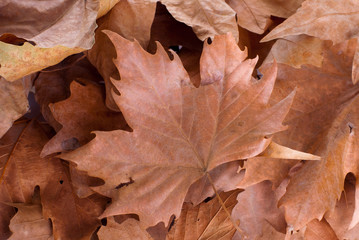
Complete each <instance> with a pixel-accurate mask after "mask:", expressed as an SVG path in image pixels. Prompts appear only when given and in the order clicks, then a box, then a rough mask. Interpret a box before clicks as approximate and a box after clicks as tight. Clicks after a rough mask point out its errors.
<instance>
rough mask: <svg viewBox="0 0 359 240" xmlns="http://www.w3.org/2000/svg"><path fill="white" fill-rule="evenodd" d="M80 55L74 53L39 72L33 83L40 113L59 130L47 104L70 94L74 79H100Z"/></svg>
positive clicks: (63, 98) (96, 80)
mask: <svg viewBox="0 0 359 240" xmlns="http://www.w3.org/2000/svg"><path fill="white" fill-rule="evenodd" d="M82 57H83V56H81V55H75V56H72V57H70V58H69V59H65V60H64V61H63V62H61V63H59V64H57V65H55V66H53V67H51V68H49V69H47V70H43V71H41V72H40V73H39V75H38V77H37V79H36V81H35V83H34V85H35V99H36V102H37V103H38V104H39V105H40V109H41V114H42V116H43V117H44V118H45V119H46V121H47V122H48V123H49V124H50V125H51V126H52V127H53V128H54V129H55V131H57V132H58V131H60V129H61V128H62V126H61V124H60V123H58V122H57V121H56V120H55V118H54V116H53V115H52V112H51V111H50V108H49V104H50V103H56V102H59V101H62V100H65V99H66V98H68V97H69V96H70V83H71V82H72V81H73V80H76V79H86V80H88V81H93V82H99V81H101V80H102V78H101V76H100V75H99V74H98V73H97V71H96V69H95V68H94V67H93V66H92V65H91V64H90V63H89V61H88V60H87V59H86V58H82Z"/></svg>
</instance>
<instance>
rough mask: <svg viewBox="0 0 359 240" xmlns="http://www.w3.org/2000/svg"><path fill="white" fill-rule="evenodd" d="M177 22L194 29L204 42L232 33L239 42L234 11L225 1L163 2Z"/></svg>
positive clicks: (182, 0)
mask: <svg viewBox="0 0 359 240" xmlns="http://www.w3.org/2000/svg"><path fill="white" fill-rule="evenodd" d="M161 3H162V4H164V5H166V8H167V9H168V11H169V12H170V13H171V14H172V16H173V17H174V18H175V19H177V21H180V22H184V23H185V24H187V25H188V26H191V27H192V28H193V31H194V32H195V33H196V34H197V37H198V38H199V39H201V40H202V41H203V40H205V39H206V38H208V37H214V36H215V35H221V34H226V33H228V32H230V33H232V34H233V36H234V38H235V41H236V42H238V28H237V24H236V19H235V15H236V13H235V12H234V11H233V9H232V8H231V7H230V6H228V5H227V4H226V2H225V1H223V0H210V1H209V0H161Z"/></svg>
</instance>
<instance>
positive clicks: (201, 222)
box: [167, 190, 238, 240]
mask: <svg viewBox="0 0 359 240" xmlns="http://www.w3.org/2000/svg"><path fill="white" fill-rule="evenodd" d="M237 194H238V190H237V191H231V192H226V193H225V192H223V193H221V194H220V197H221V199H222V200H223V203H224V206H225V207H226V208H227V210H228V211H229V212H231V211H232V209H233V207H234V206H235V205H236V203H237V201H236V197H237ZM235 231H236V229H235V228H234V226H233V224H232V222H231V220H230V218H229V216H228V214H227V213H226V211H225V210H224V209H223V206H222V205H221V204H220V202H219V201H218V198H214V199H212V200H211V201H209V202H206V203H201V204H200V205H198V206H196V207H194V206H192V204H189V203H185V204H184V205H183V207H182V211H181V215H180V217H179V219H177V220H176V221H175V223H174V225H173V226H172V228H171V230H170V232H169V233H168V235H167V239H168V240H176V239H213V240H215V239H221V240H225V239H228V240H230V239H232V237H233V234H234V233H235Z"/></svg>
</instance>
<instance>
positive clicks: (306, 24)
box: [262, 0, 359, 44]
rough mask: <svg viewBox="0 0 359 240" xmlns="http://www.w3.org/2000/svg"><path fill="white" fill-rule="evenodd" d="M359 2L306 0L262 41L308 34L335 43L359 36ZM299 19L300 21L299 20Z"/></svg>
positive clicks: (351, 0)
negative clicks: (358, 23) (358, 24)
mask: <svg viewBox="0 0 359 240" xmlns="http://www.w3.org/2000/svg"><path fill="white" fill-rule="evenodd" d="M357 22H359V3H358V1H356V0H346V1H342V2H340V3H338V2H337V1H335V0H306V1H304V2H303V4H302V7H301V8H299V9H298V11H297V12H296V13H295V14H293V15H292V16H290V17H289V18H288V19H287V20H285V21H284V22H283V23H282V24H280V25H279V26H278V27H276V28H275V29H273V30H272V31H271V32H270V33H269V34H268V35H267V36H266V37H265V38H263V39H262V41H269V40H272V39H275V38H283V37H285V36H290V35H299V34H306V35H310V36H314V37H317V38H320V39H323V40H332V41H333V42H334V43H335V44H336V43H340V42H343V41H345V40H348V39H351V38H358V37H359V28H358V26H357V25H356V24H353V23H357ZM298 23H299V24H298Z"/></svg>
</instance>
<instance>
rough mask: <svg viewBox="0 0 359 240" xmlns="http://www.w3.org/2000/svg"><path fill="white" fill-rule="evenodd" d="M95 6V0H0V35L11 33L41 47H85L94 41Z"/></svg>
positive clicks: (96, 2) (97, 6)
mask: <svg viewBox="0 0 359 240" xmlns="http://www.w3.org/2000/svg"><path fill="white" fill-rule="evenodd" d="M98 8H99V2H98V1H97V0H87V1H83V0H57V1H54V0H45V1H36V2H33V1H26V2H24V1H22V0H4V1H1V3H0V22H1V23H2V24H1V27H0V35H2V34H4V33H11V34H14V35H16V36H17V37H21V38H25V39H26V40H28V41H33V42H35V43H36V45H37V46H38V47H41V48H53V47H55V46H58V45H61V46H66V47H68V48H75V47H79V48H84V49H89V48H91V47H92V45H93V43H94V31H95V28H96V16H97V10H98ZM24 13H26V14H24Z"/></svg>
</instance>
